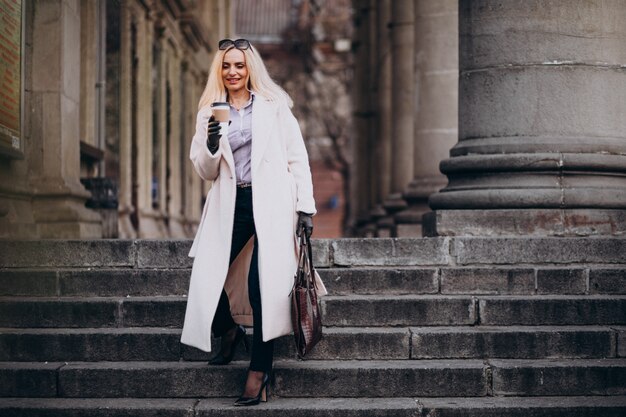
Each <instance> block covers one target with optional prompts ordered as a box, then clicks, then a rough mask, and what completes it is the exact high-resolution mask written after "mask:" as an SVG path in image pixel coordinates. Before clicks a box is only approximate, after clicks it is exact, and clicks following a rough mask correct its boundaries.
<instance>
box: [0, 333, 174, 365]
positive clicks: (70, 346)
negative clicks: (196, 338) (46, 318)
mask: <svg viewBox="0 0 626 417" xmlns="http://www.w3.org/2000/svg"><path fill="white" fill-rule="evenodd" d="M180 356H181V355H180V330H170V329H157V330H154V329H145V330H143V329H139V330H136V329H115V328H114V329H110V328H109V329H107V328H104V329H71V330H70V329H61V330H56V329H55V330H52V331H51V330H50V329H31V330H24V331H16V330H5V331H4V332H3V333H2V334H0V360H1V361H20V362H24V361H38V362H45V361H133V360H137V361H138V360H141V361H164V360H169V361H177V360H179V359H180Z"/></svg>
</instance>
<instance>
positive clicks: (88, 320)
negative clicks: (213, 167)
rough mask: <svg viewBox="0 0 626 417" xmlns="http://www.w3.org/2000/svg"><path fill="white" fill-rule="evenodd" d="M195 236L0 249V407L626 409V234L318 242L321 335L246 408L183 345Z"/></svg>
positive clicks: (226, 372) (145, 411)
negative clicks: (265, 396) (265, 398)
mask: <svg viewBox="0 0 626 417" xmlns="http://www.w3.org/2000/svg"><path fill="white" fill-rule="evenodd" d="M190 244H191V242H190V241H186V240H185V241H148V240H137V241H129V240H100V241H19V242H7V241H4V242H0V267H1V269H0V397H2V398H0V415H1V416H3V417H13V416H21V417H25V416H28V417H31V416H51V415H54V416H93V417H105V416H106V417H112V416H130V415H132V416H242V415H246V416H299V417H308V416H316V417H320V416H328V417H331V416H332V417H339V416H341V417H344V416H345V417H347V416H351V417H352V416H445V417H452V416H454V417H457V416H472V417H474V416H475V417H478V416H503V415H506V416H514V417H516V416H520V417H521V416H525V417H526V416H531V417H537V416H542V417H543V416H577V417H581V416H603V417H607V416H624V415H626V239H625V238H470V237H467V238H461V237H457V238H424V239H341V240H316V241H314V256H315V264H316V265H317V268H318V271H319V272H320V274H321V275H322V278H323V279H324V282H325V284H326V285H327V287H328V289H329V293H330V294H329V296H327V297H325V298H324V299H323V302H322V308H323V314H324V324H325V326H326V327H325V329H324V332H325V333H324V339H323V340H322V342H320V344H319V345H318V346H317V347H316V349H315V350H314V351H313V352H312V354H311V356H310V358H309V359H308V360H306V361H298V360H296V359H295V353H294V349H293V346H292V340H291V338H290V337H285V338H281V339H280V340H279V341H278V344H277V348H276V362H275V372H274V382H273V385H272V398H271V400H270V402H269V403H267V404H262V405H260V406H258V407H254V408H251V409H245V410H242V409H240V408H235V407H233V406H232V405H231V404H232V402H233V399H234V397H236V396H238V395H239V394H240V391H241V389H242V385H243V381H244V379H245V372H246V366H247V364H248V360H247V357H246V354H245V353H244V352H239V353H238V356H237V358H236V359H237V360H236V361H235V362H234V363H233V364H231V365H229V366H226V367H209V366H207V364H206V360H207V359H208V357H209V355H207V354H205V353H203V352H200V351H198V350H195V349H192V348H189V347H187V346H184V345H181V344H180V343H179V338H180V328H181V326H182V321H183V316H184V309H185V294H186V291H187V286H188V279H189V275H190V267H191V260H190V259H189V258H187V256H186V254H187V251H188V249H189V247H190Z"/></svg>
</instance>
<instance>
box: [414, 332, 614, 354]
mask: <svg viewBox="0 0 626 417" xmlns="http://www.w3.org/2000/svg"><path fill="white" fill-rule="evenodd" d="M624 337H626V335H623V334H621V333H620V331H619V330H618V329H611V328H606V327H597V326H560V327H557V326H511V327H506V326H504V327H497V326H471V327H460V326H459V327H413V328H411V358H412V359H444V358H454V359H459V358H509V359H533V358H535V359H544V358H545V359H548V358H555V359H556V358H612V357H615V356H617V352H616V346H617V345H618V343H620V342H621V343H626V340H623V339H622V338H624ZM618 340H619V342H618Z"/></svg>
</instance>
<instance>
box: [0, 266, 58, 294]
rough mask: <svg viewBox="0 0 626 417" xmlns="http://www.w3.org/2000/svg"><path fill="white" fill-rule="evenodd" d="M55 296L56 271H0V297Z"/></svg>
mask: <svg viewBox="0 0 626 417" xmlns="http://www.w3.org/2000/svg"><path fill="white" fill-rule="evenodd" d="M20 295H21V296H55V295H57V274H56V272H55V271H38V270H26V271H20V270H9V269H3V270H0V296H20Z"/></svg>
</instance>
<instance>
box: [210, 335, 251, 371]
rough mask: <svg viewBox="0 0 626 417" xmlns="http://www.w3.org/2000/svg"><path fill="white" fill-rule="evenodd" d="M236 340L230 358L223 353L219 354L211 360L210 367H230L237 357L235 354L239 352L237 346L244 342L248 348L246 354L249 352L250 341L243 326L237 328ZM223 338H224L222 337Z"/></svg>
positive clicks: (231, 348) (231, 346)
mask: <svg viewBox="0 0 626 417" xmlns="http://www.w3.org/2000/svg"><path fill="white" fill-rule="evenodd" d="M236 329H237V330H236V334H235V338H234V339H233V343H232V344H231V345H230V352H229V353H228V356H224V355H223V353H222V351H223V350H224V349H221V350H220V353H218V354H217V355H216V356H215V357H214V358H213V359H211V360H209V365H228V364H229V363H230V362H231V361H232V360H233V358H234V357H235V352H236V351H237V346H238V345H239V343H240V342H241V341H242V340H243V345H244V347H245V348H246V352H248V351H249V349H250V348H249V346H248V339H246V329H244V327H243V326H237V328H236ZM222 337H223V336H222Z"/></svg>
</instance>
